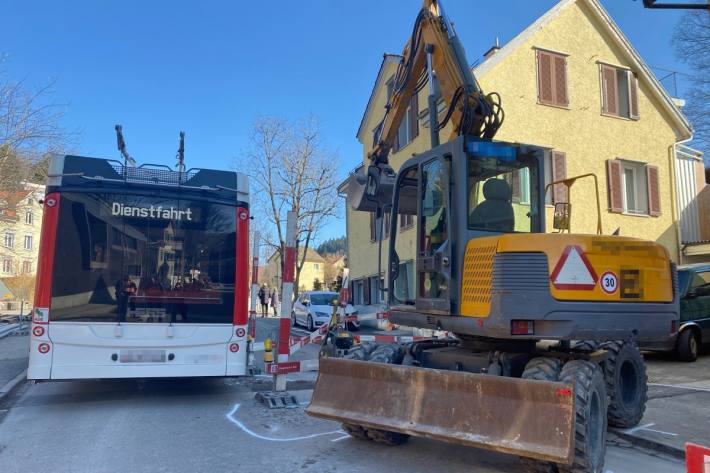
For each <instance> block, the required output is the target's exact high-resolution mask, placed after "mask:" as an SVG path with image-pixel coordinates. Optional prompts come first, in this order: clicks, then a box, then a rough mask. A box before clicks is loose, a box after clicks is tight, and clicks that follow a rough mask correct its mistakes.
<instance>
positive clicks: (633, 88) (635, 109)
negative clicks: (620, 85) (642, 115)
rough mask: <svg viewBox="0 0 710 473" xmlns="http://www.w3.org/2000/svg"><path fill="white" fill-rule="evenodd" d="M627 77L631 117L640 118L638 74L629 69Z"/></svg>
mask: <svg viewBox="0 0 710 473" xmlns="http://www.w3.org/2000/svg"><path fill="white" fill-rule="evenodd" d="M626 74H627V77H628V81H629V111H630V114H631V118H632V119H634V120H638V118H639V98H638V79H637V78H636V74H634V73H633V72H631V71H627V73H626Z"/></svg>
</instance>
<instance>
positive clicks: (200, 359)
mask: <svg viewBox="0 0 710 473" xmlns="http://www.w3.org/2000/svg"><path fill="white" fill-rule="evenodd" d="M50 176H51V177H50V179H49V181H48V186H47V194H46V197H45V199H44V204H43V205H44V217H43V221H42V238H41V243H40V254H39V264H38V272H37V287H36V294H35V303H34V307H35V309H34V312H33V318H32V331H31V347H30V361H29V368H28V372H27V377H28V378H29V379H34V380H49V379H81V378H145V377H183V376H238V375H244V374H245V373H246V364H247V353H246V352H247V323H248V308H247V304H248V300H247V298H248V284H249V281H248V257H249V255H248V251H249V189H248V182H247V179H246V177H245V176H244V175H242V174H240V173H236V172H228V171H215V170H208V169H193V170H189V171H186V172H176V171H172V170H170V168H168V167H167V166H162V167H161V166H150V165H143V166H140V167H130V166H123V165H122V164H121V163H119V162H117V161H112V160H105V159H95V158H87V157H81V156H58V157H55V158H54V159H53V160H52V161H51V164H50Z"/></svg>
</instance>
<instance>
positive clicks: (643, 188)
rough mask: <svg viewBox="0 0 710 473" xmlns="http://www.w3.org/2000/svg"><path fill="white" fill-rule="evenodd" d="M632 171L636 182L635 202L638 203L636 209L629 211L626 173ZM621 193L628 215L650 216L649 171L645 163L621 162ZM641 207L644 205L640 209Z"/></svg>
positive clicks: (625, 211)
mask: <svg viewBox="0 0 710 473" xmlns="http://www.w3.org/2000/svg"><path fill="white" fill-rule="evenodd" d="M627 170H630V171H631V172H632V174H633V182H634V189H633V191H634V192H633V194H634V200H635V203H636V208H635V209H629V205H628V202H627V198H626V196H627V192H626V186H627V183H626V171H627ZM621 193H622V196H623V201H624V213H625V214H628V215H649V202H648V200H649V196H648V171H647V169H646V164H645V163H640V162H638V161H627V160H621ZM640 205H644V206H645V209H644V208H643V207H640Z"/></svg>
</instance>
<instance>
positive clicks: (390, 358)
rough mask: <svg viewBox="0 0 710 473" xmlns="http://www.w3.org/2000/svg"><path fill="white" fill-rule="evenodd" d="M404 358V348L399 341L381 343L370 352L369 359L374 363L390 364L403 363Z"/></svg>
mask: <svg viewBox="0 0 710 473" xmlns="http://www.w3.org/2000/svg"><path fill="white" fill-rule="evenodd" d="M403 359H404V348H403V347H402V345H399V344H397V343H390V344H385V345H379V346H378V347H377V348H375V349H374V350H372V352H370V358H369V361H372V362H373V363H386V364H389V365H401V364H402V360H403Z"/></svg>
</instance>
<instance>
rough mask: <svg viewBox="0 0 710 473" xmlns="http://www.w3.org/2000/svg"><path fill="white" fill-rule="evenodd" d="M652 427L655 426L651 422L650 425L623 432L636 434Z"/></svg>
mask: <svg viewBox="0 0 710 473" xmlns="http://www.w3.org/2000/svg"><path fill="white" fill-rule="evenodd" d="M654 425H656V424H654V423H653V422H651V423H650V424H644V425H639V426H637V427H634V428H632V429H626V430H624V432H626V433H627V434H633V433H634V432H638V431H639V430H645V429H648V428H649V427H653V426H654Z"/></svg>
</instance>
